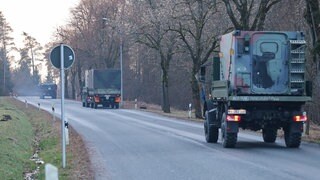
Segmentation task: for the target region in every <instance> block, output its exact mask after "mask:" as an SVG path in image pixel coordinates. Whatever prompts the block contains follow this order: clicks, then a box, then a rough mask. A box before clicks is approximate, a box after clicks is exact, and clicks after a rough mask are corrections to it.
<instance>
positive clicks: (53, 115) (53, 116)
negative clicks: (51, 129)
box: [52, 105, 56, 123]
mask: <svg viewBox="0 0 320 180" xmlns="http://www.w3.org/2000/svg"><path fill="white" fill-rule="evenodd" d="M52 120H53V123H54V122H55V121H56V116H55V113H54V105H52Z"/></svg>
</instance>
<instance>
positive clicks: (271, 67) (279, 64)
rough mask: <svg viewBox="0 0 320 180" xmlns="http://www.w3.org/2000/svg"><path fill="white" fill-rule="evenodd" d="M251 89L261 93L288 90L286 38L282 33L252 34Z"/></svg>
mask: <svg viewBox="0 0 320 180" xmlns="http://www.w3.org/2000/svg"><path fill="white" fill-rule="evenodd" d="M252 39H253V42H252V44H253V52H252V64H253V66H252V82H253V86H252V91H253V92H255V93H261V94H273V93H285V92H286V91H287V90H288V85H287V84H288V63H286V61H287V48H286V42H287V38H286V36H285V35H284V34H274V33H273V34H271V33H270V34H254V35H253V38H252Z"/></svg>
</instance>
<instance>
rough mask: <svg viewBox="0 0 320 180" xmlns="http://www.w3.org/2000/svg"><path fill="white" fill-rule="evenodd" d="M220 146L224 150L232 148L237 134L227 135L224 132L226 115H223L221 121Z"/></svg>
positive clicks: (225, 131)
mask: <svg viewBox="0 0 320 180" xmlns="http://www.w3.org/2000/svg"><path fill="white" fill-rule="evenodd" d="M221 122H222V123H221V131H222V145H223V147H225V148H234V147H235V146H236V143H237V138H238V133H229V132H227V130H226V126H227V119H226V113H223V115H222V120H221Z"/></svg>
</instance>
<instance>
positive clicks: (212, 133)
mask: <svg viewBox="0 0 320 180" xmlns="http://www.w3.org/2000/svg"><path fill="white" fill-rule="evenodd" d="M205 118H206V119H205V121H204V123H203V126H204V134H205V137H206V141H207V143H217V141H218V138H219V128H217V127H212V126H210V125H209V119H208V112H206V113H205Z"/></svg>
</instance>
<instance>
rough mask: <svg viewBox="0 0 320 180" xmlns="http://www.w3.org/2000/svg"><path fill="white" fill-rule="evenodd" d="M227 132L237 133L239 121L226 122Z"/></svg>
mask: <svg viewBox="0 0 320 180" xmlns="http://www.w3.org/2000/svg"><path fill="white" fill-rule="evenodd" d="M226 130H227V133H238V132H239V123H238V122H230V121H228V122H227V128H226Z"/></svg>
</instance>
